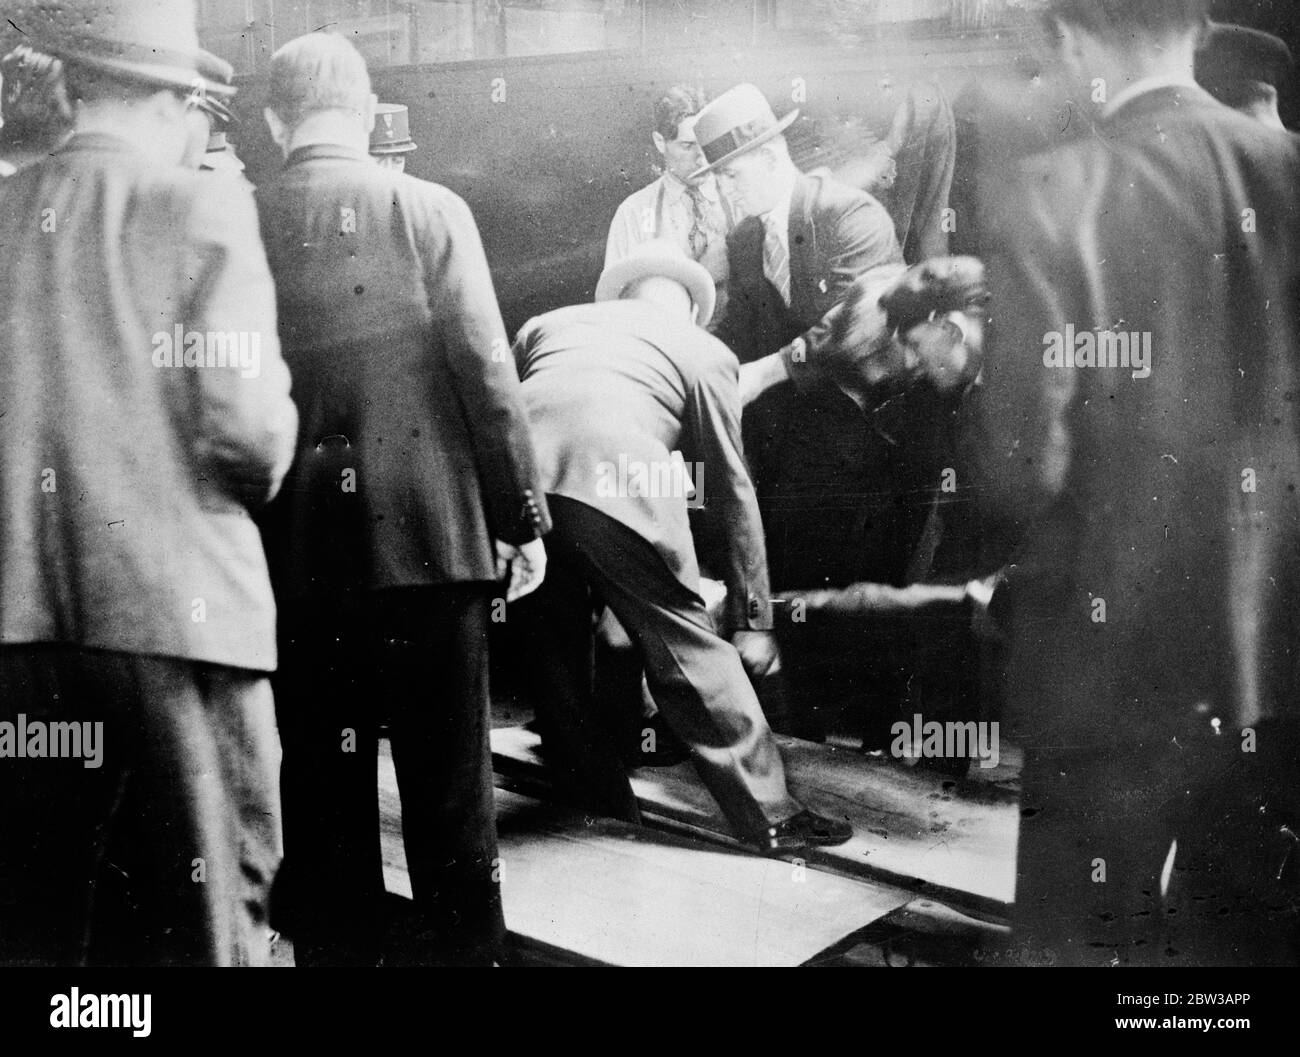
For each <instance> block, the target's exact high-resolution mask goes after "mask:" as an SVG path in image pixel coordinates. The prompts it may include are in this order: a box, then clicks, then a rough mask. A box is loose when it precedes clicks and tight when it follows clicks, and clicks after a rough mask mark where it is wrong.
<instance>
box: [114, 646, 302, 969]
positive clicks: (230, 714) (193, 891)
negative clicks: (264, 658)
mask: <svg viewBox="0 0 1300 1057" xmlns="http://www.w3.org/2000/svg"><path fill="white" fill-rule="evenodd" d="M133 666H134V667H135V669H136V672H137V676H136V678H137V682H138V684H139V686H140V697H141V700H140V707H141V712H142V716H143V724H142V725H143V728H144V738H145V749H144V752H143V753H142V757H143V758H142V761H141V764H140V766H139V767H138V769H137V771H136V773H135V775H134V782H133V785H134V789H133V793H134V794H135V796H136V798H137V802H138V803H140V804H141V805H143V811H142V814H141V818H142V821H143V825H142V826H141V835H142V836H143V837H144V838H145V840H146V842H147V843H146V845H145V848H144V849H142V854H141V856H140V857H139V859H138V861H137V862H136V867H137V869H138V870H140V871H141V872H142V873H143V874H144V876H145V878H146V880H147V890H149V891H151V892H152V893H154V895H153V896H151V898H150V900H149V902H150V903H153V905H155V906H156V908H157V909H156V912H155V913H153V914H149V915H146V920H147V921H149V922H150V925H151V927H150V928H147V930H146V932H147V933H152V935H151V936H149V947H150V948H151V949H153V950H156V951H159V952H161V957H162V960H165V961H171V962H175V963H178V964H205V965H264V964H266V963H267V961H268V960H269V955H270V951H269V927H268V909H269V902H270V891H271V883H272V880H273V879H274V876H275V872H276V869H277V868H278V866H279V863H280V855H281V838H280V824H279V818H280V805H279V797H278V795H277V790H276V769H277V766H278V764H279V762H280V751H279V743H278V739H277V736H276V731H275V718H274V706H273V702H272V697H271V686H270V680H269V678H268V677H267V676H265V675H262V674H260V673H255V672H247V671H242V670H239V669H233V668H226V667H222V666H218V665H207V664H191V663H188V662H183V661H170V660H165V659H160V658H151V657H141V658H136V659H133ZM177 922H183V923H186V924H182V925H180V926H178V925H177Z"/></svg>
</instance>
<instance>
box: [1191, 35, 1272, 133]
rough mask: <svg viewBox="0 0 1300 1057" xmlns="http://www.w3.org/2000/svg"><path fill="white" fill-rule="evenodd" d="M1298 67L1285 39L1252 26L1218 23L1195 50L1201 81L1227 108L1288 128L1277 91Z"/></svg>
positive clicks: (1268, 123) (1198, 77)
mask: <svg viewBox="0 0 1300 1057" xmlns="http://www.w3.org/2000/svg"><path fill="white" fill-rule="evenodd" d="M1294 69H1295V61H1294V59H1293V58H1292V56H1291V49H1290V48H1288V47H1287V46H1286V41H1284V40H1282V39H1280V38H1279V37H1275V36H1273V35H1272V34H1271V33H1264V32H1262V31H1260V30H1258V29H1251V28H1249V27H1248V26H1234V25H1229V24H1227V23H1218V24H1216V25H1213V26H1211V27H1210V31H1209V33H1207V34H1206V35H1205V40H1204V41H1203V42H1202V44H1201V48H1200V50H1199V51H1198V52H1197V53H1196V80H1197V82H1198V83H1199V84H1200V86H1201V87H1202V88H1204V89H1205V90H1206V91H1207V92H1209V93H1210V95H1212V96H1214V98H1215V99H1217V100H1218V101H1219V102H1220V103H1222V104H1223V105H1224V106H1230V107H1232V108H1233V109H1234V110H1240V111H1241V112H1242V113H1243V114H1246V115H1248V116H1249V117H1253V118H1255V119H1256V120H1257V121H1261V122H1263V123H1264V124H1265V125H1268V126H1269V127H1270V128H1275V129H1278V130H1283V129H1285V128H1286V126H1285V125H1283V124H1282V116H1281V114H1280V113H1278V105H1277V100H1278V93H1279V92H1280V91H1281V90H1282V89H1284V88H1285V87H1286V85H1287V83H1288V82H1289V81H1290V79H1291V75H1292V73H1293V71H1294Z"/></svg>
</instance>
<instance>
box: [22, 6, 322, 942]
mask: <svg viewBox="0 0 1300 1057" xmlns="http://www.w3.org/2000/svg"><path fill="white" fill-rule="evenodd" d="M45 15H46V16H48V20H47V19H46V18H43V17H42V14H41V13H38V12H36V11H28V12H26V13H24V14H22V15H16V17H19V18H21V21H22V23H23V27H24V29H25V31H26V32H28V33H30V34H31V35H32V37H33V38H34V39H35V40H36V41H38V43H39V46H40V47H41V48H42V49H44V50H45V51H46V52H47V53H48V54H51V55H57V56H58V57H59V58H60V60H61V61H62V62H63V64H64V69H65V72H66V74H67V85H68V92H69V96H70V97H71V98H72V99H73V100H75V101H76V103H77V116H76V124H75V128H74V131H73V135H72V137H71V138H70V139H69V140H68V142H67V143H66V144H65V145H64V146H62V147H61V148H59V149H58V150H57V151H56V152H55V153H54V154H53V155H51V156H50V157H48V158H46V159H44V160H42V161H40V162H38V163H36V164H34V165H31V166H29V167H28V168H26V169H23V170H22V171H20V172H19V173H18V174H17V175H15V176H13V177H10V178H9V179H8V180H7V181H6V182H5V185H4V192H3V195H0V245H3V246H4V247H5V251H4V252H5V263H4V266H3V267H0V390H3V392H4V393H5V395H6V399H5V408H4V414H3V416H0V757H7V758H4V759H0V803H3V804H4V809H5V814H6V817H5V822H4V836H3V839H0V963H9V964H13V963H15V962H17V963H44V964H50V963H53V964H63V965H67V964H76V963H79V962H88V961H89V962H99V963H109V964H122V963H123V962H148V963H167V964H206V965H248V964H259V963H263V962H265V961H266V960H268V953H269V952H268V949H267V948H268V945H267V939H268V937H269V935H270V932H269V928H268V925H267V908H268V902H269V894H270V887H271V881H272V878H273V877H274V875H275V871H276V868H277V867H278V865H279V860H280V827H279V798H278V796H277V795H276V766H277V763H278V757H279V745H278V743H277V739H276V733H275V716H274V711H273V705H272V701H271V686H270V680H269V678H268V674H269V672H271V671H272V670H273V669H274V668H275V663H276V649H275V604H274V601H273V599H272V596H271V583H270V580H269V578H268V576H267V568H266V561H265V558H264V557H263V553H262V545H261V541H260V540H259V538H258V533H257V528H256V526H255V525H254V524H253V521H252V518H251V517H250V511H251V510H252V509H254V508H256V507H258V506H261V505H262V504H263V503H265V502H266V501H267V500H269V499H270V498H271V497H272V496H274V495H275V493H276V490H277V489H278V488H279V485H280V482H281V479H282V478H283V475H284V472H285V470H287V469H288V465H289V460H290V457H291V456H292V454H293V439H294V434H295V429H296V424H297V415H296V412H295V410H294V405H293V402H292V401H291V400H290V399H289V372H288V370H287V369H286V368H285V365H284V362H283V361H282V360H281V358H280V354H279V341H278V339H277V337H276V327H275V300H274V291H273V289H272V286H271V276H270V272H269V271H268V269H267V265H266V257H265V254H264V253H263V250H262V245H261V242H260V240H259V238H258V230H257V216H256V211H255V207H254V205H253V197H252V192H251V189H250V188H249V187H248V186H247V185H246V184H242V183H239V182H236V181H213V182H209V181H206V180H204V179H202V178H200V177H199V176H198V175H197V174H196V173H194V172H191V171H187V170H186V169H184V168H182V166H181V165H180V161H181V156H182V153H183V151H184V148H185V145H186V142H187V138H188V123H187V114H188V111H189V110H190V109H191V108H192V106H193V104H194V102H195V101H196V100H198V99H201V98H203V96H204V94H205V93H206V92H209V91H211V92H215V93H218V94H222V95H225V96H229V95H230V94H231V93H232V91H233V90H230V89H224V88H223V87H222V86H220V85H212V84H207V83H206V81H205V78H204V77H203V73H202V65H201V55H200V53H199V50H198V43H197V40H196V37H195V28H194V10H193V7H192V5H191V4H190V3H188V2H187V0H127V2H113V3H111V4H109V3H107V2H100V0H89V2H87V0H78V2H72V3H65V4H63V5H61V6H60V7H57V8H47V9H46V11H45ZM182 346H183V347H182ZM69 726H70V727H71V728H73V729H79V730H80V732H81V733H82V735H83V736H82V738H81V739H80V740H79V742H74V743H73V747H74V748H80V750H81V753H80V755H81V758H77V759H49V758H46V756H47V753H46V752H45V750H46V749H48V748H50V747H51V746H49V745H47V744H45V743H44V739H42V746H41V750H42V751H41V752H39V753H34V752H32V751H31V749H32V743H31V741H30V735H29V736H28V744H27V745H26V746H25V748H26V749H27V750H28V751H27V752H25V753H22V752H20V753H17V754H16V753H15V752H14V745H13V741H12V739H13V736H14V732H15V730H18V731H22V730H23V729H24V728H26V730H27V731H29V732H30V731H34V730H38V729H39V730H45V731H54V730H56V729H58V728H60V727H63V728H64V729H67V728H68V727H69ZM95 731H98V732H99V736H98V737H94V738H93V739H92V738H91V737H90V735H91V733H92V732H95ZM91 742H94V743H96V744H97V745H98V750H97V751H96V750H95V749H94V745H93V744H91ZM65 747H66V742H65ZM88 749H89V750H91V751H90V752H89V753H88V752H87V750H88ZM15 755H19V756H25V757H26V758H20V759H15V758H12V757H14V756H15ZM48 755H60V754H59V753H48ZM96 756H97V757H98V758H95V757H96Z"/></svg>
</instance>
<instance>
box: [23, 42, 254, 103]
mask: <svg viewBox="0 0 1300 1057" xmlns="http://www.w3.org/2000/svg"><path fill="white" fill-rule="evenodd" d="M42 50H44V51H46V52H47V53H48V54H51V55H54V56H56V57H58V58H60V59H62V60H63V61H64V62H68V63H73V64H75V65H78V66H84V67H86V68H87V69H90V70H95V71H97V72H99V73H103V74H107V75H109V76H110V77H116V78H118V79H119V80H125V81H130V82H133V83H137V84H150V85H157V86H158V87H159V88H174V89H177V90H180V91H190V90H192V89H193V87H194V82H195V81H201V82H202V83H203V87H204V91H205V92H206V93H207V94H208V95H214V96H220V97H222V98H224V99H229V98H231V97H232V96H234V94H235V86H234V85H230V84H222V83H221V82H220V81H215V80H212V79H211V78H209V77H204V76H203V74H201V73H199V71H198V69H197V68H194V69H190V68H188V67H185V66H171V65H165V64H158V65H154V64H152V63H144V62H134V61H132V60H130V59H119V58H113V57H111V56H106V55H100V54H96V53H95V52H90V51H84V50H82V49H80V48H77V47H65V46H62V45H59V44H57V43H54V44H46V45H44V46H43V48H42Z"/></svg>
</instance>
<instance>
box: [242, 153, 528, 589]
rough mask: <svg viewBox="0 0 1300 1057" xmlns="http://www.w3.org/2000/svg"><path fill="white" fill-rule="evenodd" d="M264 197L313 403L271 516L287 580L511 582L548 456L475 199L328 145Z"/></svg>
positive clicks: (367, 585)
mask: <svg viewBox="0 0 1300 1057" xmlns="http://www.w3.org/2000/svg"><path fill="white" fill-rule="evenodd" d="M257 197H258V209H259V213H260V216H261V221H262V232H263V237H264V239H265V241H266V244H267V256H268V258H269V260H270V263H271V270H272V272H273V274H274V275H275V278H276V293H277V298H278V301H279V308H280V334H281V338H282V340H283V343H284V347H285V358H286V360H287V362H288V363H289V365H290V369H291V370H292V372H293V376H294V397H295V399H296V400H297V402H298V404H299V407H300V408H301V411H302V428H301V430H300V437H299V451H298V457H297V459H296V461H295V463H294V467H293V469H292V470H291V471H290V476H289V481H288V482H287V485H286V489H285V496H284V497H283V499H282V500H281V501H280V502H279V503H277V504H275V506H274V507H273V508H272V510H271V511H270V512H269V514H268V520H267V528H268V547H269V549H270V552H271V558H272V565H273V569H274V571H275V573H276V576H277V584H278V586H280V587H281V588H282V589H283V590H284V591H286V592H287V593H288V594H290V595H302V594H307V593H310V592H312V591H313V590H316V589H318V588H325V589H326V590H331V589H332V587H338V586H348V587H350V588H361V589H373V588H381V587H393V586H411V585H419V584H436V583H448V582H459V581H473V580H480V581H482V580H492V579H495V569H494V564H493V557H492V549H491V538H492V535H496V536H497V537H498V538H502V539H507V540H510V539H511V537H512V536H513V535H515V534H516V530H520V531H522V529H523V528H524V527H526V528H527V530H528V533H531V531H532V530H531V526H523V524H522V522H521V521H520V518H521V517H522V516H523V515H524V513H525V511H524V508H523V507H522V506H521V505H520V504H521V501H522V496H523V495H524V492H525V489H526V488H528V487H529V485H530V483H531V482H530V477H531V465H532V456H531V448H530V445H529V439H528V436H527V432H526V429H525V428H524V422H523V417H522V411H521V410H520V409H519V405H518V397H517V386H518V381H517V379H516V378H515V375H514V369H513V366H512V364H511V363H510V358H509V355H508V349H509V346H508V344H507V342H506V339H505V333H504V330H503V328H502V324H501V319H500V315H499V312H498V309H497V303H496V297H495V294H494V293H493V289H492V283H491V279H490V277H489V275H488V271H487V263H486V260H485V259H484V256H483V250H482V246H481V243H480V241H479V237H478V231H477V229H476V228H475V226H474V221H473V218H472V217H471V216H470V213H469V210H468V208H467V207H466V206H465V204H464V203H463V202H462V201H461V200H460V199H459V198H457V197H456V196H455V195H454V194H452V193H451V192H450V191H448V190H447V189H445V188H443V187H439V186H437V185H435V184H431V183H427V182H425V181H422V180H417V179H415V178H414V177H411V176H407V175H404V174H401V173H396V172H392V171H389V170H385V169H382V168H380V167H378V166H376V165H374V164H373V163H372V162H371V161H370V160H369V159H367V158H366V157H365V155H364V154H362V153H361V152H360V151H354V150H351V149H349V148H345V147H332V146H323V145H322V146H313V147H307V148H303V149H302V150H299V151H295V152H294V154H293V156H292V157H291V158H290V160H289V162H288V164H287V165H286V167H285V169H284V170H283V171H282V172H281V173H279V174H278V175H277V176H276V177H275V178H274V179H272V180H270V181H268V182H267V183H266V184H264V185H263V186H262V187H261V188H259V191H258V196H257ZM521 538H523V537H521ZM527 538H531V535H528V536H527ZM304 541H306V543H304ZM331 585H332V587H331Z"/></svg>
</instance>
